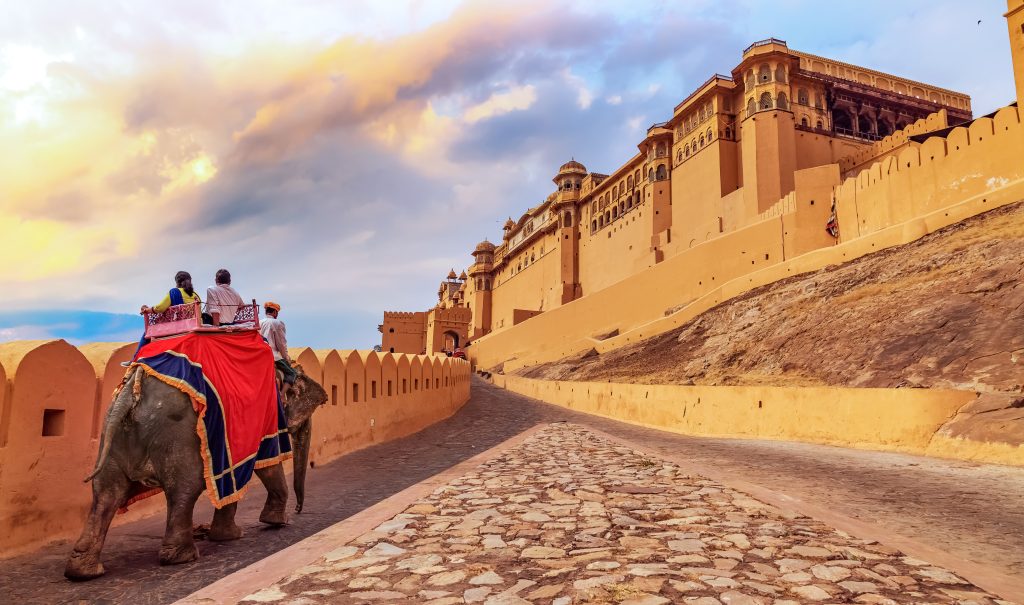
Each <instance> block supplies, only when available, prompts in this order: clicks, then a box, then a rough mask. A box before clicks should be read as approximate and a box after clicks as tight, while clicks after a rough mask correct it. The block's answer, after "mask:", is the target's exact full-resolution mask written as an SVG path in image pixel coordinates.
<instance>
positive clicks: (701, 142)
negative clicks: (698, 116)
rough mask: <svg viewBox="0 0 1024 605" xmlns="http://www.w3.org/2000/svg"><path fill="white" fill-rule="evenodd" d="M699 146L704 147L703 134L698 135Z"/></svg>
mask: <svg viewBox="0 0 1024 605" xmlns="http://www.w3.org/2000/svg"><path fill="white" fill-rule="evenodd" d="M700 146H701V148H703V147H704V135H700Z"/></svg>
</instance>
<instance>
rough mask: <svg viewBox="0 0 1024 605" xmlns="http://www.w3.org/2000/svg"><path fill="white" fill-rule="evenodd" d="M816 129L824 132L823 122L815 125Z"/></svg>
mask: <svg viewBox="0 0 1024 605" xmlns="http://www.w3.org/2000/svg"><path fill="white" fill-rule="evenodd" d="M814 127H815V128H817V129H818V130H822V129H824V128H825V125H824V124H822V123H821V120H818V123H817V124H815V125H814Z"/></svg>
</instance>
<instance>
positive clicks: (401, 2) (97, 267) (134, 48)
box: [0, 0, 1014, 348]
mask: <svg viewBox="0 0 1024 605" xmlns="http://www.w3.org/2000/svg"><path fill="white" fill-rule="evenodd" d="M1005 9H1006V4H1005V2H1002V1H1001V0H972V1H971V2H963V1H962V0H927V1H924V0H921V1H919V0H896V1H893V0H888V1H885V2H881V1H873V0H862V1H860V2H856V3H854V2H843V3H838V2H834V3H832V2H830V3H822V2H817V1H806V2H805V1H797V0H777V1H775V2H771V3H769V2H754V1H744V0H715V1H711V0H687V1H685V2H684V1H676V2H664V1H648V0H632V1H630V2H602V1H595V0H589V1H578V2H576V1H572V0H564V1H560V0H545V1H537V2H535V1H533V0H517V1H515V2H498V1H490V2H477V1H464V2H459V1H444V0H439V1H437V2H431V1H426V0H389V1H388V2H371V1H365V2H364V1H360V0H352V1H327V0H319V1H317V0H309V1H299V0H295V1H292V2H288V3H283V2H279V1H277V0H244V1H243V0H221V1H218V2H215V3H209V2H206V1H205V0H175V1H173V2H170V1H167V2H145V3H141V2H128V1H126V0H124V1H105V0H92V1H90V2H88V3H83V2H80V1H78V0H36V1H34V2H23V1H20V0H19V1H14V0H0V14H3V15H4V18H3V19H0V256H2V258H3V261H2V262H0V277H2V279H3V281H4V283H5V286H6V287H5V289H4V290H5V291H4V298H3V304H2V306H0V341H3V340H18V339H39V338H65V339H67V340H69V341H71V342H73V343H81V342H87V341H102V340H135V338H136V337H137V334H138V329H139V328H141V320H140V319H139V317H138V316H137V315H134V313H137V310H138V308H139V307H140V306H141V305H142V304H149V305H152V304H155V303H156V302H157V301H158V300H159V299H160V298H161V297H162V296H163V295H164V294H165V293H166V292H167V290H168V288H170V287H172V286H173V275H174V273H175V272H176V271H178V270H179V269H184V270H187V271H190V272H191V273H192V276H193V280H194V282H195V286H196V289H197V290H199V291H200V292H201V293H203V292H205V288H206V287H207V286H209V285H212V283H213V275H214V273H215V272H216V270H217V269H220V268H222V267H223V268H227V269H229V270H230V271H231V273H232V275H233V278H234V279H233V285H234V286H235V287H236V289H238V290H239V291H240V292H241V294H242V296H243V297H244V298H246V299H251V298H255V299H258V300H259V301H261V302H262V301H264V300H269V299H272V300H275V301H277V302H278V303H280V304H281V305H282V313H281V318H282V319H284V320H285V321H286V322H287V324H288V332H289V343H290V344H292V345H303V346H312V347H314V348H321V347H323V348H370V347H372V346H373V345H375V344H379V343H380V334H379V333H378V332H377V324H378V323H380V322H381V321H382V316H383V312H384V311H385V310H388V311H413V310H426V309H428V308H429V307H431V306H432V305H433V304H434V303H436V302H437V299H436V292H437V284H438V282H439V281H440V280H442V279H443V278H444V277H445V276H446V275H447V273H448V270H449V269H451V268H455V270H456V272H458V271H460V268H463V267H465V266H467V265H468V264H469V263H470V261H471V260H472V259H471V257H470V252H471V251H472V249H473V247H474V246H475V244H476V243H477V242H479V241H481V240H483V239H484V238H489V239H490V240H491V241H500V238H501V224H502V223H503V222H504V219H505V218H506V217H508V216H513V217H518V216H519V215H521V214H522V212H523V211H525V210H526V209H527V208H529V207H531V206H534V205H536V204H537V203H539V202H540V201H542V200H543V199H544V198H545V197H546V196H547V195H548V194H549V193H550V192H551V191H552V190H553V187H554V185H553V184H552V183H551V177H552V176H553V175H554V173H555V172H556V171H557V168H558V166H559V165H560V164H562V163H564V162H566V161H568V160H569V159H570V158H575V159H576V160H579V161H581V162H583V163H584V164H586V166H587V167H588V169H590V170H593V171H596V172H604V173H610V172H612V171H613V170H614V169H615V168H617V167H618V166H619V165H620V164H621V163H622V162H624V161H626V160H627V159H628V158H629V157H631V156H632V155H633V154H635V153H636V144H637V143H638V142H639V141H640V140H641V139H642V138H643V135H644V132H645V131H646V129H647V127H648V126H650V125H651V124H653V123H656V122H661V121H664V120H666V119H668V118H669V117H671V113H672V108H673V107H674V106H675V105H676V104H677V103H679V102H680V101H681V100H682V99H683V98H685V97H686V96H687V95H688V94H689V93H690V92H691V91H692V90H693V89H694V88H695V87H696V86H698V85H699V84H700V83H702V82H703V81H704V80H706V79H707V77H708V76H710V75H711V74H712V73H715V72H719V73H729V72H730V70H731V69H732V67H734V66H735V65H736V64H737V63H738V62H739V60H740V54H741V52H742V50H743V48H745V47H746V46H747V45H748V44H750V43H751V42H753V41H755V40H759V39H763V38H766V37H770V36H774V37H777V38H782V39H784V40H787V42H788V43H789V46H790V48H794V49H797V50H801V51H804V52H809V53H813V54H818V55H823V56H826V57H829V58H833V59H837V60H841V61H846V62H849V63H854V64H857V65H861V66H864V67H869V68H873V69H878V70H881V71H886V72H890V73H893V74H896V75H899V76H903V77H906V78H910V79H915V80H920V81H923V82H926V83H930V84H933V85H936V86H941V87H945V88H950V89H953V90H957V91H961V92H964V93H967V94H969V95H971V97H972V99H973V107H974V113H975V115H983V114H985V113H988V112H990V111H992V110H994V109H996V108H998V107H1001V106H1003V105H1006V104H1008V103H1009V102H1011V101H1012V99H1013V97H1014V86H1013V72H1012V68H1011V64H1010V54H1009V44H1008V41H1007V32H1006V23H1005V20H1004V19H1003V17H1002V13H1003V12H1004V11H1005ZM979 21H980V23H979Z"/></svg>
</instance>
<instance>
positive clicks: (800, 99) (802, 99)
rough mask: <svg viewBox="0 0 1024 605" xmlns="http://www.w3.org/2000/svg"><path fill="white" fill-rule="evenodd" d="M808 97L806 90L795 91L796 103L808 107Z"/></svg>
mask: <svg viewBox="0 0 1024 605" xmlns="http://www.w3.org/2000/svg"><path fill="white" fill-rule="evenodd" d="M809 98H810V97H808V96H807V89H806V88H800V89H798V90H797V91H796V102H797V103H799V104H801V105H810V103H809V102H808V101H807V100H808V99H809Z"/></svg>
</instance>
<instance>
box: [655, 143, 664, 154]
mask: <svg viewBox="0 0 1024 605" xmlns="http://www.w3.org/2000/svg"><path fill="white" fill-rule="evenodd" d="M657 153H658V157H661V156H663V155H665V142H664V141H662V142H660V143H658V152H657Z"/></svg>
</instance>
